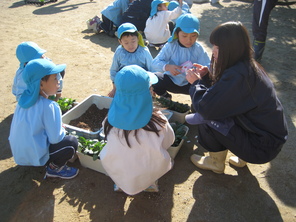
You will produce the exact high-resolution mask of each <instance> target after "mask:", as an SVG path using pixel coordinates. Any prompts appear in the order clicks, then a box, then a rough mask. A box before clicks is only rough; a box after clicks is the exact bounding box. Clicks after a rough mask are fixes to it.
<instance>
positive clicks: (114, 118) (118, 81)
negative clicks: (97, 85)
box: [108, 65, 153, 130]
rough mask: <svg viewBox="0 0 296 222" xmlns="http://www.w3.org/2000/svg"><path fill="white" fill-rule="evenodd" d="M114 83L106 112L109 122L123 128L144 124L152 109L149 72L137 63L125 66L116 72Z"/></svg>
mask: <svg viewBox="0 0 296 222" xmlns="http://www.w3.org/2000/svg"><path fill="white" fill-rule="evenodd" d="M114 84H115V86H116V93H115V96H114V98H113V100H112V103H111V105H110V109H109V112H108V121H109V123H110V124H111V125H112V126H114V127H116V128H119V129H123V130H136V129H140V128H142V127H144V126H146V125H147V124H148V123H149V121H150V119H151V117H152V111H153V104H152V95H151V93H150V85H151V80H150V77H149V74H148V73H147V72H146V71H145V70H144V69H143V68H141V67H140V66H138V65H129V66H125V67H123V68H122V69H121V70H120V71H119V72H117V74H116V76H115V81H114Z"/></svg>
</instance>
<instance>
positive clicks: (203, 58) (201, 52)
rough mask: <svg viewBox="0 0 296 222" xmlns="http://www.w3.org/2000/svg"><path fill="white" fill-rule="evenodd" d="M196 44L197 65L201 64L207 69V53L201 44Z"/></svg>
mask: <svg viewBox="0 0 296 222" xmlns="http://www.w3.org/2000/svg"><path fill="white" fill-rule="evenodd" d="M196 44H197V46H198V56H197V61H198V64H201V65H203V66H207V67H208V68H210V65H211V60H210V57H209V55H208V53H207V52H206V50H205V49H204V47H203V46H202V45H201V44H199V43H196Z"/></svg>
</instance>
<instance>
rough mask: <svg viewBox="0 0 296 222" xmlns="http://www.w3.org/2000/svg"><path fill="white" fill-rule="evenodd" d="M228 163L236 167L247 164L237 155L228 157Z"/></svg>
mask: <svg viewBox="0 0 296 222" xmlns="http://www.w3.org/2000/svg"><path fill="white" fill-rule="evenodd" d="M229 163H230V164H232V165H233V166H236V167H244V166H246V165H247V162H246V161H244V160H242V159H241V158H239V157H237V156H232V157H230V158H229Z"/></svg>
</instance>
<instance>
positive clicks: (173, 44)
mask: <svg viewBox="0 0 296 222" xmlns="http://www.w3.org/2000/svg"><path fill="white" fill-rule="evenodd" d="M199 34H200V24H199V20H198V19H197V18H196V17H195V16H194V15H192V14H183V15H181V16H180V17H179V18H178V19H177V20H176V27H175V28H174V31H173V33H172V36H171V37H170V39H169V40H168V43H166V44H165V46H164V47H163V48H162V49H161V51H160V52H159V54H158V55H157V56H156V57H155V58H154V59H153V61H152V69H153V70H154V71H156V72H158V73H157V76H158V83H156V84H154V85H153V88H154V92H155V93H156V94H157V95H159V96H162V97H165V98H168V99H171V98H172V95H171V94H169V93H168V91H169V92H172V93H181V94H187V95H189V87H190V83H189V82H188V81H187V80H186V71H187V70H188V69H189V68H191V67H192V66H193V64H194V63H197V64H200V65H203V66H207V67H209V66H210V58H209V56H208V54H207V52H206V51H205V49H204V48H203V46H202V45H201V44H199V43H198V42H197V41H196V40H197V38H198V36H199Z"/></svg>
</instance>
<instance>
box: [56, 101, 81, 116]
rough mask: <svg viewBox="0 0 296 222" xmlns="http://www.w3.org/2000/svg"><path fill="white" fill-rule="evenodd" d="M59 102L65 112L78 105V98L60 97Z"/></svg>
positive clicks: (63, 112)
mask: <svg viewBox="0 0 296 222" xmlns="http://www.w3.org/2000/svg"><path fill="white" fill-rule="evenodd" d="M57 103H58V104H59V106H60V108H61V110H62V114H65V113H66V112H67V111H69V110H70V109H72V108H73V107H74V106H75V105H77V102H76V100H75V99H71V98H59V100H58V101H57Z"/></svg>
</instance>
